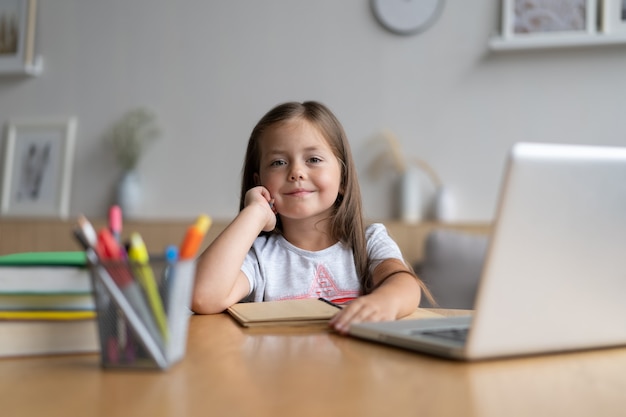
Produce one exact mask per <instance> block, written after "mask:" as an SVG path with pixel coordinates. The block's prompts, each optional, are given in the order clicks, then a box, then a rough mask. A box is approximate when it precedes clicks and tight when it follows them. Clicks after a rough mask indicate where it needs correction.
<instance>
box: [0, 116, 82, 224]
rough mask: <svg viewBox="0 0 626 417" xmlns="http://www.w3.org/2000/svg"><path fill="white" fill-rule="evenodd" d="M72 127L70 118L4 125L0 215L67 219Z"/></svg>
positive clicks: (74, 134) (74, 129)
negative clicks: (5, 127) (5, 126)
mask: <svg viewBox="0 0 626 417" xmlns="http://www.w3.org/2000/svg"><path fill="white" fill-rule="evenodd" d="M76 126H77V121H76V118H74V117H69V118H66V119H58V120H45V121H22V122H9V123H8V125H7V129H6V138H5V147H4V164H3V165H4V166H3V171H2V172H3V177H2V200H1V204H0V214H1V215H3V216H13V217H48V218H62V219H65V218H67V217H68V215H69V202H70V188H71V178H72V168H73V162H74V143H75V137H76Z"/></svg>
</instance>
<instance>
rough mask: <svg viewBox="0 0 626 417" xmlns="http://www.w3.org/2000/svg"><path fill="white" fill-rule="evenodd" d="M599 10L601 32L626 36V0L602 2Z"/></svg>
mask: <svg viewBox="0 0 626 417" xmlns="http://www.w3.org/2000/svg"><path fill="white" fill-rule="evenodd" d="M601 8H602V15H601V19H600V24H601V28H602V32H603V33H605V34H616V33H618V34H621V35H624V36H626V0H602V7H601Z"/></svg>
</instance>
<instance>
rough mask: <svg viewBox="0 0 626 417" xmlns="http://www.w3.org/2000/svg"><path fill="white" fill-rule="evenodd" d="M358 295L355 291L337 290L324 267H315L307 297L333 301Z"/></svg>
mask: <svg viewBox="0 0 626 417" xmlns="http://www.w3.org/2000/svg"><path fill="white" fill-rule="evenodd" d="M358 295H359V294H358V292H357V291H350V290H341V289H339V288H338V287H337V284H336V283H335V280H334V279H333V277H332V275H331V274H330V272H328V270H327V269H326V267H325V266H324V265H318V266H317V269H316V271H315V277H314V279H313V283H312V284H311V288H310V289H309V297H317V298H319V297H323V298H326V299H328V300H330V301H335V300H346V299H351V298H355V297H357V296H358Z"/></svg>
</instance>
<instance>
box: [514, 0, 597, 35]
mask: <svg viewBox="0 0 626 417" xmlns="http://www.w3.org/2000/svg"><path fill="white" fill-rule="evenodd" d="M596 10H597V1H596V0H502V35H503V37H504V38H518V37H568V36H572V35H574V36H576V35H583V34H593V33H596V16H597V13H596Z"/></svg>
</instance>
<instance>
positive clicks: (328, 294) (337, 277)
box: [241, 223, 404, 302]
mask: <svg viewBox="0 0 626 417" xmlns="http://www.w3.org/2000/svg"><path fill="white" fill-rule="evenodd" d="M365 239H366V241H367V254H368V256H369V258H370V259H372V260H373V262H372V263H371V266H370V268H371V269H372V270H373V268H375V267H376V266H377V265H378V264H379V263H380V262H381V261H383V260H385V259H389V258H394V259H399V260H401V261H402V262H404V261H403V258H402V253H401V252H400V248H399V247H398V245H397V244H396V242H395V241H394V240H393V239H392V238H391V237H390V236H389V234H388V233H387V229H386V228H385V226H384V225H383V224H380V223H375V224H372V225H370V226H368V227H367V228H366V230H365ZM241 270H242V271H243V273H244V274H246V276H247V277H248V281H249V282H250V293H249V294H248V296H246V297H245V298H244V299H243V300H242V301H254V302H258V301H272V300H286V299H298V298H318V297H324V298H326V299H328V300H331V301H335V302H342V301H347V300H349V299H352V298H356V297H358V296H359V295H360V294H361V284H360V282H359V278H358V275H357V272H356V267H355V264H354V256H353V253H352V250H351V249H350V248H349V247H347V246H346V245H344V244H343V243H341V242H338V243H336V244H334V245H333V246H331V247H329V248H326V249H323V250H320V251H315V252H312V251H307V250H303V249H300V248H298V247H296V246H294V245H292V244H291V243H289V242H288V241H287V240H285V238H284V237H283V236H282V235H280V234H270V235H267V236H260V237H258V238H257V239H256V240H255V242H254V244H253V245H252V248H250V251H249V252H248V255H247V256H246V259H245V260H244V262H243V265H242V267H241Z"/></svg>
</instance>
